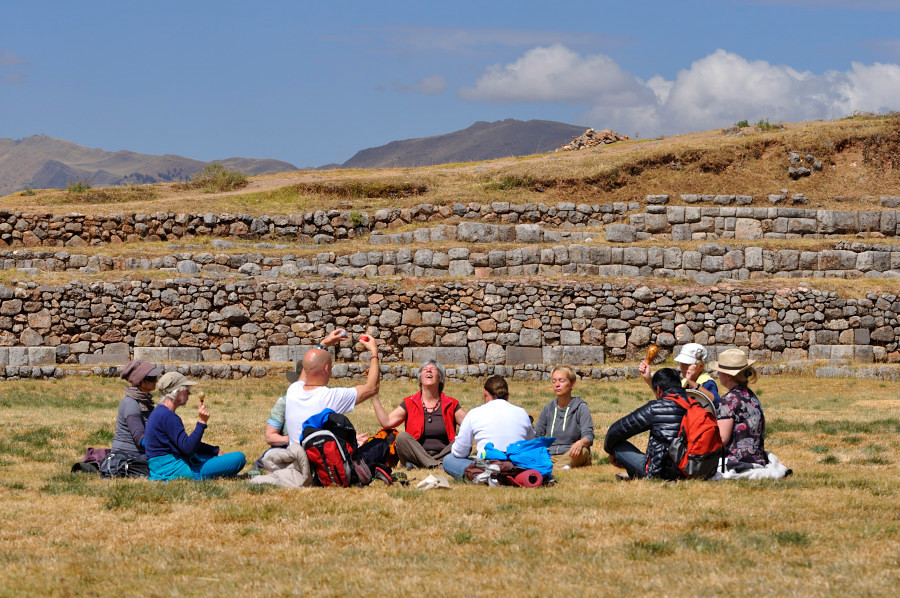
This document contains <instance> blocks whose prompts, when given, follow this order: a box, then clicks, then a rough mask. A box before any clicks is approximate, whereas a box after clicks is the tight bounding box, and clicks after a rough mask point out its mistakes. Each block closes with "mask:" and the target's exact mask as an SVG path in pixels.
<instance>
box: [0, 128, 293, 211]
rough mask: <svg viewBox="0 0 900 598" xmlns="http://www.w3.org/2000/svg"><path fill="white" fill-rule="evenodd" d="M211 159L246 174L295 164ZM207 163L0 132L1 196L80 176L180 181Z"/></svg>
mask: <svg viewBox="0 0 900 598" xmlns="http://www.w3.org/2000/svg"><path fill="white" fill-rule="evenodd" d="M216 162H218V163H219V164H221V165H222V166H224V167H225V168H228V169H229V170H240V171H241V172H243V173H245V174H248V175H253V174H267V173H273V172H285V171H288V170H297V167H296V166H294V165H293V164H289V163H287V162H282V161H280V160H256V159H252V158H227V159H225V160H216ZM207 164H209V162H203V161H200V160H193V159H191V158H185V157H183V156H176V155H173V154H166V155H164V156H153V155H149V154H139V153H136V152H129V151H118V152H107V151H104V150H102V149H96V148H89V147H84V146H83V145H78V144H76V143H72V142H71V141H64V140H62V139H55V138H53V137H48V136H47V135H32V136H31V137H26V138H24V139H19V140H15V139H3V138H0V196H2V195H7V194H9V193H14V192H16V191H21V190H23V189H26V188H32V189H60V188H61V189H64V188H66V186H67V185H68V184H69V183H75V182H79V181H81V182H87V183H90V184H91V185H93V186H95V187H107V186H111V185H127V184H142V183H156V182H164V181H183V180H187V179H190V178H191V176H192V175H193V174H194V173H196V172H198V171H200V170H202V169H203V168H204V167H205V166H206V165H207Z"/></svg>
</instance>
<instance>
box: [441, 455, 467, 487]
mask: <svg viewBox="0 0 900 598" xmlns="http://www.w3.org/2000/svg"><path fill="white" fill-rule="evenodd" d="M441 464H442V465H443V466H444V471H446V472H447V473H448V474H450V475H451V476H453V477H454V478H456V479H457V480H461V479H463V478H464V477H466V476H465V474H466V467H468V466H469V465H471V464H472V460H471V459H464V458H462V457H457V456H455V455H454V454H453V453H450V454H449V455H447V456H446V457H444V461H443V462H442V463H441Z"/></svg>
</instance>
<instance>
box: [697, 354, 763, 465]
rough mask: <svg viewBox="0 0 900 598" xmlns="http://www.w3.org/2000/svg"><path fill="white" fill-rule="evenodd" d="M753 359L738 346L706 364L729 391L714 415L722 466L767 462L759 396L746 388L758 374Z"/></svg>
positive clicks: (754, 380)
mask: <svg viewBox="0 0 900 598" xmlns="http://www.w3.org/2000/svg"><path fill="white" fill-rule="evenodd" d="M755 362H756V361H755V360H753V359H748V357H747V354H746V353H744V352H743V351H741V350H740V349H728V350H727V351H723V352H722V353H721V354H719V359H718V360H717V361H713V362H711V363H710V364H709V371H710V372H718V373H719V382H721V383H722V386H723V387H724V388H725V389H726V390H727V391H728V392H726V393H725V394H724V395H722V398H721V399H720V401H719V406H718V412H717V419H718V422H719V434H720V435H721V436H722V443H723V444H724V445H725V447H724V452H725V466H726V468H728V469H730V470H739V469H741V468H743V467H752V466H754V465H763V466H765V465H766V464H767V463H768V459H767V457H766V450H765V446H764V444H765V435H766V418H765V415H764V414H763V408H762V405H761V404H760V402H759V399H758V398H757V397H756V395H755V394H754V393H753V391H752V390H750V388H749V385H750V384H753V383H755V382H756V380H757V378H758V375H757V373H756V370H755V369H754V368H753V364H754V363H755Z"/></svg>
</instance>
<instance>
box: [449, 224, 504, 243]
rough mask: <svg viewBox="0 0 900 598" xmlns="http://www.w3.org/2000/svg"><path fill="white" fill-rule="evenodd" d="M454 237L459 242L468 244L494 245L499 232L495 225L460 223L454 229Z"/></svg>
mask: <svg viewBox="0 0 900 598" xmlns="http://www.w3.org/2000/svg"><path fill="white" fill-rule="evenodd" d="M456 236H457V238H458V239H459V240H460V241H466V242H469V243H495V242H497V239H498V238H499V236H500V230H499V228H498V227H497V225H496V224H485V223H483V222H460V223H459V225H458V226H457V227H456Z"/></svg>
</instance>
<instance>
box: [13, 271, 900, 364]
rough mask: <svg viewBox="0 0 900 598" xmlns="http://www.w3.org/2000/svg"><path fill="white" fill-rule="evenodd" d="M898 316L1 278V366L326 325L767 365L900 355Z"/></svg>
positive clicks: (176, 352) (640, 291) (269, 348)
mask: <svg viewBox="0 0 900 598" xmlns="http://www.w3.org/2000/svg"><path fill="white" fill-rule="evenodd" d="M898 315H900V300H898V297H897V296H896V295H889V294H882V295H875V294H869V295H867V296H866V298H864V299H842V298H839V297H837V296H836V295H835V294H834V293H827V292H822V291H815V290H804V289H794V290H783V291H777V292H776V291H765V292H762V291H757V292H753V291H741V290H718V289H711V290H709V291H707V292H703V293H698V292H694V291H681V290H667V289H662V288H654V289H651V288H648V287H646V286H639V287H633V286H624V285H614V284H596V285H591V284H565V283H551V282H543V283H540V284H528V283H524V282H508V283H503V284H499V283H498V284H494V283H488V282H466V283H462V282H447V283H443V284H436V285H431V286H428V287H425V288H420V289H415V290H405V289H401V288H398V287H396V286H393V285H389V284H383V283H382V284H367V283H364V282H361V281H360V282H359V283H357V284H331V283H310V284H304V283H297V282H292V281H283V282H259V281H239V282H221V281H215V280H212V279H201V278H177V279H171V280H162V281H131V282H119V283H115V284H113V283H93V284H81V283H77V282H72V283H69V284H66V285H63V286H41V285H37V284H35V283H20V284H18V285H16V286H15V287H8V286H3V285H0V346H2V347H3V349H2V350H0V366H2V368H3V372H4V373H5V375H6V376H18V375H20V369H19V368H22V367H38V368H42V367H43V368H48V371H49V369H50V368H52V367H54V364H57V365H60V366H64V364H72V365H73V366H74V365H76V364H79V365H91V364H101V363H121V362H123V361H126V360H127V359H129V358H130V357H133V356H144V357H147V358H151V359H153V360H156V361H165V360H172V361H190V362H197V363H198V365H204V366H205V365H210V366H211V365H223V364H225V365H227V362H236V361H276V362H279V363H282V362H287V361H289V360H290V359H292V358H295V357H297V356H298V355H299V354H302V351H303V350H305V348H307V347H309V346H312V345H314V344H315V342H316V341H318V340H319V339H320V338H321V336H322V335H323V333H324V330H325V329H326V328H327V327H331V326H342V327H346V328H348V329H349V330H351V331H353V332H354V333H355V334H360V333H362V332H364V331H366V330H367V329H369V328H371V329H373V330H374V334H375V335H376V336H377V337H378V338H380V339H381V340H382V341H383V343H384V349H383V351H382V354H383V356H384V364H385V367H388V368H390V367H392V366H393V365H394V364H399V363H401V362H402V363H418V362H421V361H422V360H424V359H427V358H430V357H435V358H437V359H439V360H441V361H442V362H444V363H447V364H448V365H452V366H467V367H474V368H475V370H473V372H477V371H480V369H479V368H482V367H485V366H491V367H493V366H508V367H513V368H519V369H523V368H525V367H531V368H538V369H537V370H535V371H537V372H544V371H545V370H543V369H540V368H543V367H544V366H550V365H552V364H555V363H562V362H565V363H572V364H575V365H578V366H582V367H583V368H588V371H590V368H591V367H593V366H599V365H601V364H604V363H609V362H615V361H619V360H623V359H626V358H636V357H637V356H639V355H640V354H642V353H643V351H644V350H645V348H646V347H647V345H648V344H650V343H653V344H656V345H658V346H659V347H660V348H661V350H662V351H661V354H662V355H663V356H666V355H669V354H671V352H672V351H674V350H676V348H677V347H678V346H680V345H682V344H684V343H687V342H699V343H701V344H704V345H707V346H709V347H711V349H712V352H713V354H715V353H716V351H717V349H721V348H726V347H735V346H736V347H741V348H744V349H746V350H748V351H749V352H750V354H751V355H752V356H753V357H755V358H758V359H761V360H764V361H771V362H779V361H786V362H795V361H797V360H804V359H826V360H829V359H830V360H842V359H852V360H856V361H863V362H873V361H886V362H900V351H898V341H900V322H898ZM357 349H358V345H351V344H350V343H349V342H348V343H346V346H342V347H340V348H338V349H337V352H336V353H337V359H338V361H340V362H345V367H346V368H347V372H342V373H345V374H350V373H352V371H351V369H350V364H353V363H355V362H358V361H360V358H361V357H364V356H361V355H359V354H358V353H357ZM244 365H246V364H244ZM285 365H286V363H285ZM241 367H243V365H242V366H241ZM225 369H227V370H228V371H229V372H231V371H233V368H230V367H229V368H225ZM225 369H222V371H223V372H224V371H225ZM247 370H248V371H247V373H248V374H250V371H251V367H250V366H247ZM27 371H28V372H29V375H31V372H32V371H33V370H27ZM42 371H43V370H42ZM210 371H212V370H210ZM388 371H390V370H388ZM465 371H468V370H465ZM511 371H512V370H511ZM265 372H266V369H265V368H263V369H261V370H257V371H256V373H255V374H252V375H257V374H259V375H262V374H264V373H265ZM599 374H602V370H598V375H599ZM612 375H616V374H615V373H613V374H612Z"/></svg>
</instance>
